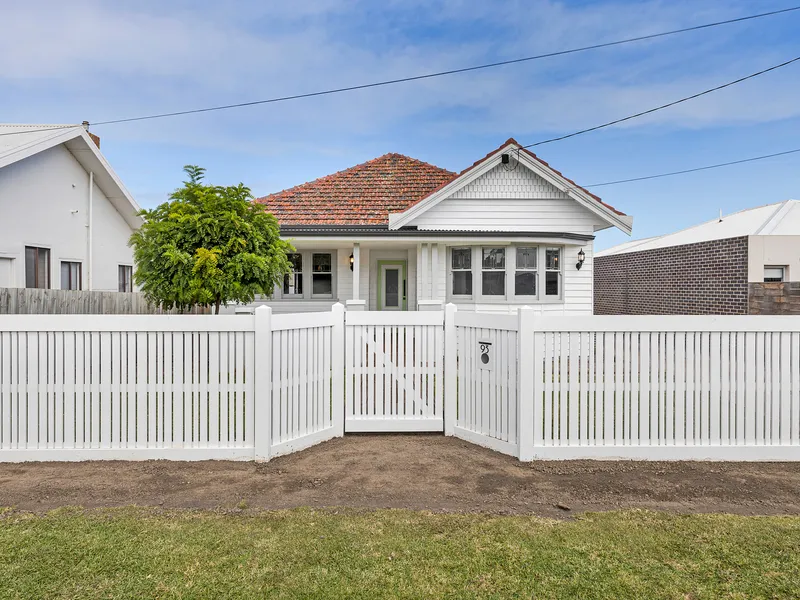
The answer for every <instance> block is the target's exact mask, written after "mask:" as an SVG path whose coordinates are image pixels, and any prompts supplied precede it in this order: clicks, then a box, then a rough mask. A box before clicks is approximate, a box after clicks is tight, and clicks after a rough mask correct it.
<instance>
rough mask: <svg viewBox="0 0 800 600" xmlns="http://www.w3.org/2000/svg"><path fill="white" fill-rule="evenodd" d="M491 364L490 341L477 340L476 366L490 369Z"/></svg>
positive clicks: (492, 361) (492, 360) (492, 359)
mask: <svg viewBox="0 0 800 600" xmlns="http://www.w3.org/2000/svg"><path fill="white" fill-rule="evenodd" d="M493 366H494V354H492V342H485V341H478V368H479V369H487V370H491V369H492V367H493Z"/></svg>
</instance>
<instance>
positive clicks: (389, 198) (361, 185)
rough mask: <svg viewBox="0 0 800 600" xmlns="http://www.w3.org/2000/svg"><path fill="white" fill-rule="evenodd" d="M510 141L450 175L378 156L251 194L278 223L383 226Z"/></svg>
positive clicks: (413, 162)
mask: <svg viewBox="0 0 800 600" xmlns="http://www.w3.org/2000/svg"><path fill="white" fill-rule="evenodd" d="M509 144H514V145H516V146H517V147H520V146H521V144H519V143H518V142H517V141H516V140H515V139H514V138H510V139H509V140H508V141H506V142H505V143H504V144H503V145H502V146H500V147H499V148H497V149H496V150H493V151H492V152H490V153H489V154H487V155H486V156H484V157H483V158H482V159H480V160H478V161H476V162H475V163H473V164H472V166H470V167H467V168H466V169H464V170H463V171H461V173H453V172H451V171H447V170H446V169H440V168H439V167H436V166H434V165H431V164H428V163H426V162H422V161H420V160H416V159H414V158H409V157H408V156H404V155H402V154H384V155H383V156H381V157H378V158H375V159H373V160H370V161H368V162H365V163H362V164H360V165H356V166H355V167H351V168H349V169H346V170H344V171H339V172H338V173H334V174H333V175H327V176H326V177H321V178H319V179H315V180H314V181H310V182H308V183H304V184H302V185H298V186H295V187H293V188H290V189H288V190H284V191H282V192H278V193H276V194H271V195H269V196H264V197H263V198H257V199H256V200H255V201H256V202H259V203H261V204H266V205H267V209H268V210H269V211H270V212H271V213H272V214H273V215H275V217H276V218H277V219H278V222H279V223H280V224H281V225H385V224H387V223H388V222H389V213H396V212H403V211H405V210H406V209H408V208H410V207H411V206H413V205H415V204H417V203H418V202H420V201H422V200H424V199H425V198H428V197H429V196H431V195H432V194H434V193H436V192H438V191H439V190H441V189H442V188H443V187H445V186H446V185H448V184H449V183H451V182H452V181H454V180H455V179H457V178H458V177H461V176H462V175H464V174H466V173H468V172H469V171H471V170H472V169H474V168H475V167H477V166H478V165H480V164H481V163H483V162H485V161H486V160H488V159H490V158H491V157H493V156H495V155H496V154H497V153H499V152H500V151H502V150H503V149H504V148H506V147H508V146H509ZM521 152H524V153H525V154H526V155H527V156H529V157H530V158H532V159H533V160H535V161H537V162H539V163H541V164H542V165H544V166H545V167H547V168H548V169H550V170H551V171H553V172H554V173H556V174H558V175H559V176H561V177H563V178H564V180H565V181H567V182H568V183H569V184H570V185H572V186H574V187H575V188H576V189H580V190H582V191H583V192H584V193H586V194H588V195H589V196H590V197H591V198H593V199H594V200H596V201H597V202H598V203H600V204H602V205H603V206H605V207H606V208H608V209H609V210H611V211H613V212H614V213H616V214H618V215H622V216H624V215H625V213H623V212H620V211H618V210H617V209H616V208H614V207H613V206H611V205H609V204H606V203H605V202H603V201H602V200H601V199H600V197H599V196H596V195H595V194H592V193H591V192H590V191H589V190H587V189H585V188H582V187H580V186H579V185H578V184H576V183H575V182H574V181H572V180H571V179H569V178H568V177H565V176H564V175H563V174H562V173H561V172H559V171H557V170H556V169H554V168H553V167H551V166H550V165H549V164H548V163H546V162H545V161H543V160H542V159H541V158H539V157H538V156H536V155H535V154H534V153H533V152H531V151H530V150H526V149H524V148H523V149H522V150H521Z"/></svg>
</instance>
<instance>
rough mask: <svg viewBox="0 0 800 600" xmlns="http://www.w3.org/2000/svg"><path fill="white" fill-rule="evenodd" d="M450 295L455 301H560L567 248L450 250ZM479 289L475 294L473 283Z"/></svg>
mask: <svg viewBox="0 0 800 600" xmlns="http://www.w3.org/2000/svg"><path fill="white" fill-rule="evenodd" d="M449 253H450V255H449V265H450V272H449V273H448V275H449V277H450V279H449V289H448V293H449V296H450V297H451V298H452V299H453V300H454V301H456V302H458V301H465V300H470V301H472V300H474V301H475V302H478V303H480V302H487V303H499V302H517V303H525V302H558V301H560V300H561V299H562V298H563V285H564V283H563V274H562V264H563V262H564V256H563V255H564V248H563V247H561V246H545V245H541V246H538V245H532V244H531V245H524V244H520V245H519V246H516V245H508V246H471V247H454V248H450V249H449ZM476 279H477V281H478V283H477V286H478V289H477V290H476V291H474V292H473V281H475V280H476Z"/></svg>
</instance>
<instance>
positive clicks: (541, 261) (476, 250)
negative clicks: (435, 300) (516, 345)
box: [447, 242, 567, 304]
mask: <svg viewBox="0 0 800 600" xmlns="http://www.w3.org/2000/svg"><path fill="white" fill-rule="evenodd" d="M467 247H471V248H472V295H471V296H456V295H454V294H453V262H452V250H453V249H461V248H467ZM517 247H523V248H536V249H537V259H536V295H535V296H524V295H516V293H515V292H516V290H515V288H514V285H515V275H516V271H517ZM483 248H505V250H506V270H505V273H506V286H505V294H504V295H503V296H484V295H483V276H482V272H483ZM547 248H558V249H559V250H560V251H561V255H560V265H559V280H558V296H547V295H546V294H545V281H546V276H545V273H547V269H546V267H547V263H546V260H545V258H546V249H547ZM566 250H567V248H566V246H564V245H561V244H547V243H539V242H537V243H516V244H508V243H504V244H492V243H490V242H489V243H487V242H484V243H481V244H479V245H472V246H464V245H458V246H448V247H447V261H448V262H447V301H448V302H449V301H452V302H455V303H458V302H472V303H476V304H509V303H514V304H563V303H564V279H565V276H564V275H565V274H564V265H565V264H566V262H565V261H566V258H565V257H566ZM520 272H529V270H527V269H525V270H522V271H520ZM551 272H552V271H551ZM476 286H478V287H477V289H476Z"/></svg>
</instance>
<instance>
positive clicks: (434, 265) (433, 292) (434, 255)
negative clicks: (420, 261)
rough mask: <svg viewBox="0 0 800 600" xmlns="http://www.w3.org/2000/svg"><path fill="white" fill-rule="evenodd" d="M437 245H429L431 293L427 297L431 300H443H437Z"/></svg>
mask: <svg viewBox="0 0 800 600" xmlns="http://www.w3.org/2000/svg"><path fill="white" fill-rule="evenodd" d="M438 283H439V244H431V291H430V295H429V296H428V297H429V298H430V299H431V300H444V298H439V289H438Z"/></svg>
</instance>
